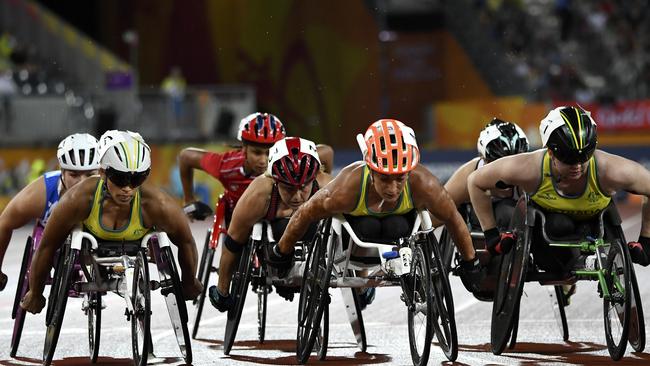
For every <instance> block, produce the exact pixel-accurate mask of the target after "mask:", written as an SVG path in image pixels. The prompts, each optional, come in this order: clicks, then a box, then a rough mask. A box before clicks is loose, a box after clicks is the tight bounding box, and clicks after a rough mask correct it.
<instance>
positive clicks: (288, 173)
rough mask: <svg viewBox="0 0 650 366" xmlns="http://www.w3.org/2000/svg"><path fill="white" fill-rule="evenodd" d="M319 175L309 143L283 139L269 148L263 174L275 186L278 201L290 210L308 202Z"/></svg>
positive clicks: (318, 160) (317, 161)
mask: <svg viewBox="0 0 650 366" xmlns="http://www.w3.org/2000/svg"><path fill="white" fill-rule="evenodd" d="M319 171H320V159H319V157H318V153H317V152H316V145H315V144H314V143H313V142H312V141H309V140H306V139H301V138H299V137H287V138H285V139H282V140H280V141H278V142H276V143H275V144H274V145H273V147H271V152H270V154H269V163H268V171H267V174H268V175H270V176H271V177H273V179H274V180H275V182H276V183H277V185H278V191H279V192H280V198H281V199H282V201H283V202H284V203H286V204H287V205H288V206H290V207H291V208H298V207H299V206H300V205H302V204H303V203H304V202H305V201H307V199H309V195H310V194H311V191H312V186H313V185H312V184H313V182H314V180H315V179H316V177H317V176H318V172H319Z"/></svg>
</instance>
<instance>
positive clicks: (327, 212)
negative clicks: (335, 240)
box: [278, 162, 363, 254]
mask: <svg viewBox="0 0 650 366" xmlns="http://www.w3.org/2000/svg"><path fill="white" fill-rule="evenodd" d="M362 174H363V163H361V162H357V163H353V164H350V165H348V166H347V167H345V168H343V170H341V172H340V173H339V174H338V175H337V176H336V178H334V179H333V180H332V181H331V182H329V183H328V184H327V185H326V186H325V187H322V188H321V189H320V190H319V191H318V192H316V194H315V195H314V196H312V197H311V198H310V199H309V200H308V201H307V202H305V203H304V204H303V205H302V206H300V208H298V210H296V212H294V214H293V216H291V219H290V220H289V224H288V225H287V228H286V229H285V231H284V234H283V235H282V238H281V239H280V241H279V242H278V246H279V247H280V251H281V252H282V253H285V254H287V253H290V252H291V250H292V249H293V247H294V246H295V244H296V242H297V241H298V239H300V238H302V237H303V235H305V232H306V231H307V229H308V228H309V224H311V223H312V222H314V221H317V220H320V219H324V218H326V217H330V216H332V215H336V214H340V213H345V212H351V211H352V210H354V206H355V205H356V203H357V199H358V195H359V185H360V184H361V178H362Z"/></svg>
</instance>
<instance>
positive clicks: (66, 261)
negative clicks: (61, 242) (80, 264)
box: [43, 243, 79, 366]
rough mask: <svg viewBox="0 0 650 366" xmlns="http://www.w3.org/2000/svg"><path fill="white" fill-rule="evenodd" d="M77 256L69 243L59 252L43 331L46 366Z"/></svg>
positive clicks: (60, 321)
mask: <svg viewBox="0 0 650 366" xmlns="http://www.w3.org/2000/svg"><path fill="white" fill-rule="evenodd" d="M78 256H79V251H78V250H76V249H70V247H69V244H68V243H66V244H65V247H64V248H63V249H61V253H60V254H59V257H60V261H59V266H58V267H59V269H58V271H56V272H55V273H56V275H55V278H54V283H53V284H52V287H51V289H50V296H49V300H48V301H49V302H50V303H51V306H50V314H49V315H50V316H49V319H47V320H46V325H47V329H46V331H45V344H44V347H43V365H45V366H48V365H49V364H50V363H51V362H52V358H53V357H54V352H55V350H56V344H57V342H58V340H59V334H60V332H61V326H62V325H63V317H64V315H65V306H66V304H67V302H68V291H69V290H70V279H71V276H72V271H74V270H75V269H74V264H75V262H76V261H77V257H78Z"/></svg>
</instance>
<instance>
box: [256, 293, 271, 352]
mask: <svg viewBox="0 0 650 366" xmlns="http://www.w3.org/2000/svg"><path fill="white" fill-rule="evenodd" d="M261 282H262V283H264V282H265V281H261ZM268 296H269V290H268V287H267V286H265V285H260V287H258V288H257V338H258V340H259V342H260V343H264V336H265V333H266V303H267V299H268Z"/></svg>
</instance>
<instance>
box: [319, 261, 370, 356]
mask: <svg viewBox="0 0 650 366" xmlns="http://www.w3.org/2000/svg"><path fill="white" fill-rule="evenodd" d="M352 275H353V271H352V270H349V272H348V276H352ZM341 295H342V296H343V303H344V304H345V310H347V313H348V321H349V322H350V326H351V327H352V333H354V338H355V339H356V340H357V345H358V346H359V350H360V351H361V352H366V349H367V348H368V343H367V341H366V327H365V324H364V322H363V312H362V311H361V303H360V300H359V292H358V291H356V289H353V288H341ZM325 309H327V308H325Z"/></svg>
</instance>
